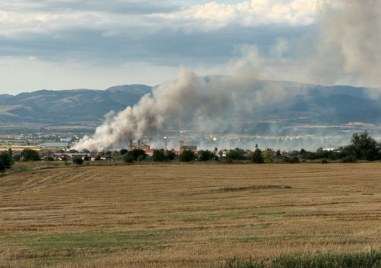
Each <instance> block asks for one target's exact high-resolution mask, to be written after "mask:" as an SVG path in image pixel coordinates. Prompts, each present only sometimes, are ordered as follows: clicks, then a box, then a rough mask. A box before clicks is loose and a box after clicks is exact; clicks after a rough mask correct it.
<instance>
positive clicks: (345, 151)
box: [0, 132, 381, 172]
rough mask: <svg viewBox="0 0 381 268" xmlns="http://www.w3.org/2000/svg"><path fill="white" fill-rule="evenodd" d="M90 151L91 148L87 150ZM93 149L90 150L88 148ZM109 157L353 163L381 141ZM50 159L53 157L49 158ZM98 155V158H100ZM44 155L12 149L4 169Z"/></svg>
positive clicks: (365, 137)
mask: <svg viewBox="0 0 381 268" xmlns="http://www.w3.org/2000/svg"><path fill="white" fill-rule="evenodd" d="M87 152H88V151H87ZM88 153H90V152H88ZM100 154H102V155H103V156H106V157H107V159H112V160H122V161H124V162H126V163H134V162H142V161H152V162H170V161H179V162H192V161H199V162H208V161H215V162H221V163H237V162H238V163H243V162H252V163H257V164H261V163H298V162H305V161H321V162H322V163H328V162H333V161H336V162H345V163H353V162H356V161H361V160H365V161H377V160H381V143H378V142H377V141H376V140H375V139H374V138H372V137H371V136H370V135H369V134H368V132H363V133H355V134H353V135H352V138H351V140H350V144H349V145H347V146H343V147H339V148H337V149H335V150H324V149H322V148H319V149H317V150H316V151H314V152H312V151H307V150H305V149H301V150H300V151H296V150H295V151H291V152H286V153H284V152H281V151H280V150H277V151H275V150H273V149H271V148H266V149H264V150H261V149H260V148H259V147H258V146H256V147H255V149H254V150H244V149H241V148H235V149H231V150H221V151H218V150H217V148H215V149H214V150H199V151H197V152H195V151H192V150H183V151H181V153H180V154H179V155H176V153H175V151H173V150H164V149H156V150H154V151H153V154H152V156H150V157H149V156H148V155H147V154H146V152H145V151H144V150H141V149H134V150H131V151H128V150H127V149H122V150H120V151H115V152H101V153H100ZM48 159H49V158H48ZM100 159H101V157H100V156H99V155H98V156H97V157H96V158H95V160H100ZM40 160H41V156H40V154H39V152H37V151H35V150H32V149H24V150H23V151H21V152H20V153H18V154H13V152H12V150H11V149H9V150H8V151H7V152H2V153H0V172H4V171H5V170H7V169H9V168H11V166H12V165H13V164H14V162H15V161H40ZM89 160H90V158H89V156H88V155H86V156H85V157H73V159H72V160H71V161H72V163H73V164H75V165H82V164H83V163H84V162H85V161H89Z"/></svg>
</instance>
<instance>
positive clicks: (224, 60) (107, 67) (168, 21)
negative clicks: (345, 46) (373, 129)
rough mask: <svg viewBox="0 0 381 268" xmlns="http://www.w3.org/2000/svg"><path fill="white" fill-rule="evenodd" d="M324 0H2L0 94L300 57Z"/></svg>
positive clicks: (156, 80)
mask: <svg viewBox="0 0 381 268" xmlns="http://www.w3.org/2000/svg"><path fill="white" fill-rule="evenodd" d="M322 1H324V0H236V1H232V0H224V1H222V0H219V1H218V0H215V1H213V2H211V1H206V0H191V1H180V0H161V1H150V0H108V1H103V0H88V1H81V0H39V1H34V0H12V1H1V2H0V94H1V93H2V94H4V93H8V94H17V93H19V92H25V91H34V90H39V89H57V90H58V89H76V88H90V89H105V88H108V87H111V86H114V85H121V84H136V83H138V84H147V85H151V86H154V85H157V84H160V83H163V82H166V81H170V80H173V79H176V77H178V75H179V70H180V69H181V68H182V67H184V66H185V67H188V68H190V69H192V70H194V71H195V72H196V73H197V74H199V75H207V74H216V73H218V72H224V71H223V70H226V68H227V66H230V65H232V64H237V63H238V64H239V62H240V60H241V59H242V58H243V57H245V56H243V55H246V54H249V55H252V54H253V51H255V53H256V55H261V57H256V60H258V58H260V59H262V60H263V59H265V61H266V62H269V61H271V58H277V59H283V58H287V59H290V58H293V59H296V62H297V60H298V58H299V57H302V56H303V53H300V51H301V50H302V51H305V53H308V47H309V45H308V44H312V43H314V38H316V36H317V35H318V33H319V24H318V19H319V16H318V15H319V8H320V3H321V2H322ZM367 1H371V0H367ZM372 1H373V0H372ZM306 40H308V41H306ZM306 44H307V45H306ZM249 48H250V49H249ZM301 48H303V49H301ZM248 51H249V52H248ZM270 78H271V77H270ZM290 78H293V76H292V75H290ZM274 79H275V80H277V77H274ZM279 79H284V77H279ZM294 80H297V79H294Z"/></svg>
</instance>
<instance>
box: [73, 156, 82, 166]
mask: <svg viewBox="0 0 381 268" xmlns="http://www.w3.org/2000/svg"><path fill="white" fill-rule="evenodd" d="M72 161H73V164H75V165H78V166H80V165H82V164H83V159H82V157H79V156H76V157H73V160H72Z"/></svg>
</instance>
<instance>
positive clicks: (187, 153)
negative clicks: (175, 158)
mask: <svg viewBox="0 0 381 268" xmlns="http://www.w3.org/2000/svg"><path fill="white" fill-rule="evenodd" d="M195 159H196V154H195V153H194V152H193V151H191V150H184V151H182V152H181V154H180V161H181V162H191V161H193V160H195Z"/></svg>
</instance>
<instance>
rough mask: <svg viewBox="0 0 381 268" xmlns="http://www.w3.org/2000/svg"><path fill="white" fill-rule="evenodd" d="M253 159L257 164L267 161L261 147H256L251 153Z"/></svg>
mask: <svg viewBox="0 0 381 268" xmlns="http://www.w3.org/2000/svg"><path fill="white" fill-rule="evenodd" d="M251 161H252V162H253V163H257V164H262V163H263V162H265V160H264V158H263V154H262V150H261V149H259V148H257V149H255V151H254V152H253V153H252V154H251Z"/></svg>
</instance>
